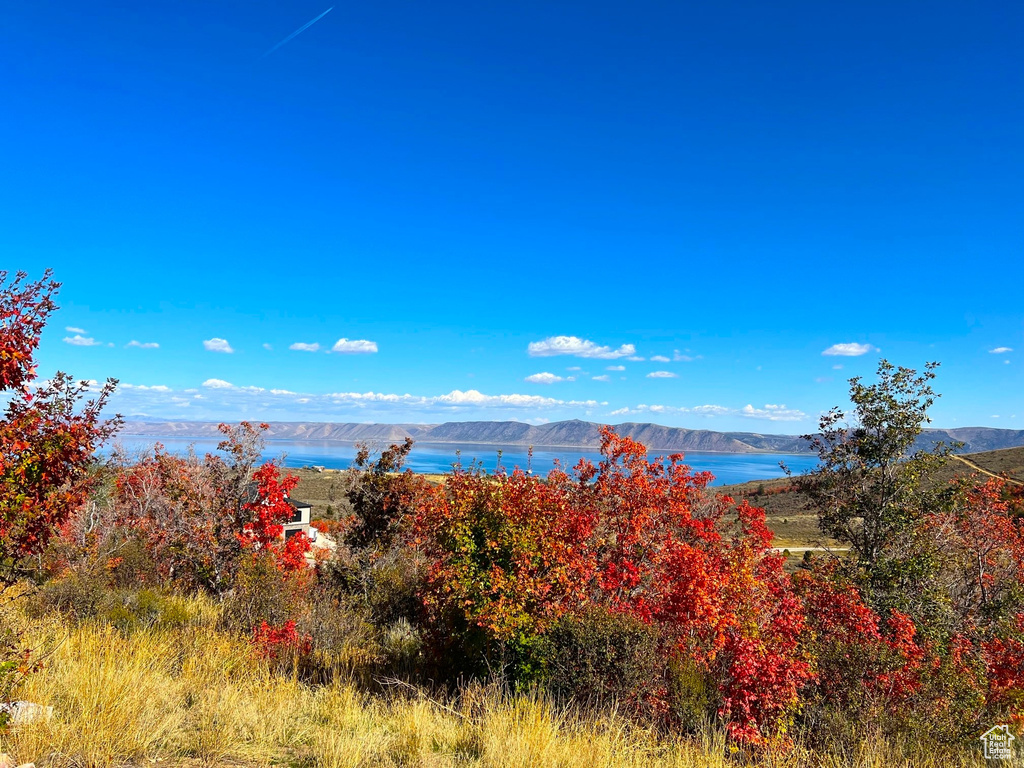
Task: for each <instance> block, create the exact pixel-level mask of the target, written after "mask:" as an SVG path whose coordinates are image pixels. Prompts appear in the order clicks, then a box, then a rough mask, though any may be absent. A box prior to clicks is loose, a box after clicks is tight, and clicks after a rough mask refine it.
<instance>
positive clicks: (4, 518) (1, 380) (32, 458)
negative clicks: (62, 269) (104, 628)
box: [0, 271, 118, 584]
mask: <svg viewBox="0 0 1024 768" xmlns="http://www.w3.org/2000/svg"><path fill="white" fill-rule="evenodd" d="M59 287H60V284H59V283H56V282H54V281H53V280H52V279H51V277H50V272H49V271H47V272H46V273H45V274H44V275H43V277H42V278H41V279H40V280H37V281H30V280H28V278H27V276H26V275H25V274H24V273H21V272H19V273H18V274H16V275H15V276H14V277H13V279H11V278H10V276H9V274H8V273H7V272H5V271H0V393H2V395H4V396H6V398H7V399H8V402H7V407H6V411H5V413H4V415H3V418H2V420H0V583H3V584H10V583H12V582H13V581H15V580H17V579H18V578H20V577H21V576H22V575H23V574H24V573H25V572H26V571H28V570H30V569H31V568H32V567H33V558H34V557H36V556H37V555H39V554H40V553H41V552H42V551H43V548H44V547H45V546H46V544H47V542H48V541H49V540H50V539H51V538H52V536H53V535H54V532H55V530H56V528H57V526H59V525H61V524H62V523H63V522H64V521H65V520H66V519H67V518H68V516H69V515H70V514H71V513H72V512H74V511H75V510H76V509H78V508H79V507H80V506H81V505H82V504H83V503H84V502H85V500H86V498H87V496H88V494H89V490H90V487H91V481H90V476H89V468H90V466H91V464H92V461H93V452H94V451H95V450H96V448H97V447H99V446H100V445H101V444H102V443H103V442H104V441H105V440H107V439H108V438H109V437H110V436H111V435H112V434H113V432H114V431H115V430H116V428H117V426H118V419H113V420H110V421H103V420H102V419H101V416H100V413H101V411H102V409H103V408H104V406H105V405H106V403H107V400H108V398H109V396H110V394H111V393H112V392H113V390H114V386H115V384H116V382H115V381H114V380H112V379H111V380H108V381H107V383H106V384H105V385H103V386H101V387H96V386H95V385H94V384H90V383H86V382H79V383H76V382H75V381H73V380H72V378H71V377H70V376H68V375H67V374H64V373H57V374H56V375H55V376H54V377H53V378H52V379H51V380H50V381H47V382H41V383H37V382H36V366H35V361H34V354H35V351H36V349H37V348H38V346H39V340H40V334H41V333H42V330H43V327H44V326H45V325H46V321H47V318H48V317H49V315H50V313H52V312H53V311H54V310H55V309H56V304H55V303H54V297H55V295H56V293H57V290H58V289H59ZM90 394H92V395H94V396H93V397H92V398H91V399H87V398H88V395H90Z"/></svg>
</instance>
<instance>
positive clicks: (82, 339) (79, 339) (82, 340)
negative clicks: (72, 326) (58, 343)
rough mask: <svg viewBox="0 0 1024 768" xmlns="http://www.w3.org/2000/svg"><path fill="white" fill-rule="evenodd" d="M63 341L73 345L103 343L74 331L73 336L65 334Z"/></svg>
mask: <svg viewBox="0 0 1024 768" xmlns="http://www.w3.org/2000/svg"><path fill="white" fill-rule="evenodd" d="M64 343H65V344H70V345H71V346H73V347H98V346H100V345H101V344H103V342H102V341H96V339H94V338H92V337H90V336H83V335H82V334H80V333H76V334H75V335H74V336H65V337H64Z"/></svg>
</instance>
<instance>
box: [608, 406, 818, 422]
mask: <svg viewBox="0 0 1024 768" xmlns="http://www.w3.org/2000/svg"><path fill="white" fill-rule="evenodd" d="M652 413H653V414H658V415H667V414H680V415H690V416H705V417H708V418H712V417H715V416H742V417H744V418H748V419H764V420H766V421H801V420H803V419H805V418H807V414H805V413H804V412H803V411H798V410H796V409H795V408H787V407H786V406H785V405H775V404H769V405H766V406H765V407H764V408H755V407H754V406H752V405H747V406H745V407H743V408H739V409H736V408H726V407H725V406H723V405H710V404H709V405H696V406H693V407H692V408H687V407H685V406H674V405H647V404H643V403H642V404H640V405H638V406H636V407H635V408H619V409H617V410H615V411H612V412H611V414H610V415H611V416H625V415H637V414H652Z"/></svg>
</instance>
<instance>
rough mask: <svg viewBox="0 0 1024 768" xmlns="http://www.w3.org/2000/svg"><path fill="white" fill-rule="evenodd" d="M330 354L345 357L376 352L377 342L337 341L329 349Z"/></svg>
mask: <svg viewBox="0 0 1024 768" xmlns="http://www.w3.org/2000/svg"><path fill="white" fill-rule="evenodd" d="M331 351H332V352H340V353H342V354H346V355H365V354H372V353H374V352H376V351H377V342H375V341H367V340H366V339H338V340H337V341H336V342H334V346H333V347H331Z"/></svg>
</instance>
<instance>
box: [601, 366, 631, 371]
mask: <svg viewBox="0 0 1024 768" xmlns="http://www.w3.org/2000/svg"><path fill="white" fill-rule="evenodd" d="M605 370H606V371H624V370H626V366H624V365H609V366H608V367H607V368H605Z"/></svg>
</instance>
